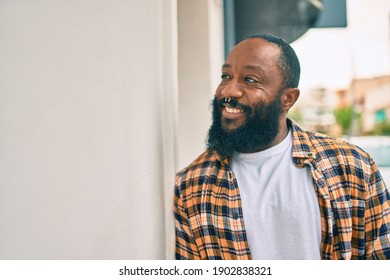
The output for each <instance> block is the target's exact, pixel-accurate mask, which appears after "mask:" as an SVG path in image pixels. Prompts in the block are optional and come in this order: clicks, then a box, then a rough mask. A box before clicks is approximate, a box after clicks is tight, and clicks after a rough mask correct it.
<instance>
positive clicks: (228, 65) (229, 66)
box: [222, 63, 232, 68]
mask: <svg viewBox="0 0 390 280" xmlns="http://www.w3.org/2000/svg"><path fill="white" fill-rule="evenodd" d="M222 68H232V66H231V65H230V64H227V63H225V64H224V65H222Z"/></svg>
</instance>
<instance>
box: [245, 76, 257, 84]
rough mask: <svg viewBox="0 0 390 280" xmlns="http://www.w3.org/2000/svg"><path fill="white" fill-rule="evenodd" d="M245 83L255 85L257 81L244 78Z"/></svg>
mask: <svg viewBox="0 0 390 280" xmlns="http://www.w3.org/2000/svg"><path fill="white" fill-rule="evenodd" d="M245 82H248V83H257V81H256V80H255V79H252V78H250V77H246V78H245Z"/></svg>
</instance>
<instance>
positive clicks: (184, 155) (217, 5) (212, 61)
mask: <svg viewBox="0 0 390 280" xmlns="http://www.w3.org/2000/svg"><path fill="white" fill-rule="evenodd" d="M178 31H179V38H178V42H179V120H178V121H179V133H178V141H179V142H178V152H179V153H178V154H179V168H182V167H185V166H187V165H188V164H189V163H191V162H192V160H194V159H195V157H196V156H198V155H199V154H200V153H202V152H203V151H204V149H205V139H206V135H207V131H208V128H209V126H210V120H211V110H210V108H211V107H210V102H211V99H212V97H213V95H214V92H215V89H216V87H217V85H218V83H219V81H220V75H221V66H222V64H223V5H222V0H197V1H193V0H179V1H178Z"/></svg>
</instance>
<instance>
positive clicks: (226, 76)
mask: <svg viewBox="0 0 390 280" xmlns="http://www.w3.org/2000/svg"><path fill="white" fill-rule="evenodd" d="M221 79H222V80H226V79H229V75H228V74H222V75H221Z"/></svg>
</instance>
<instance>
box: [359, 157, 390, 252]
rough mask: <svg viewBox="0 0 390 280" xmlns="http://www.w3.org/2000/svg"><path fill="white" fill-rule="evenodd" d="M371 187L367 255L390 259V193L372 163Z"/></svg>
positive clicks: (367, 215) (368, 206) (367, 218)
mask: <svg viewBox="0 0 390 280" xmlns="http://www.w3.org/2000/svg"><path fill="white" fill-rule="evenodd" d="M371 168H372V171H373V172H372V175H371V178H370V179H371V187H370V189H369V191H368V194H367V195H369V197H368V200H367V202H366V215H365V220H366V242H367V248H366V249H367V250H366V254H367V255H366V256H367V258H368V259H379V260H388V259H390V195H389V191H388V190H387V188H386V185H385V183H384V181H383V179H382V177H381V175H380V173H379V171H378V168H377V166H376V164H375V163H374V162H373V161H372V164H371Z"/></svg>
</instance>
